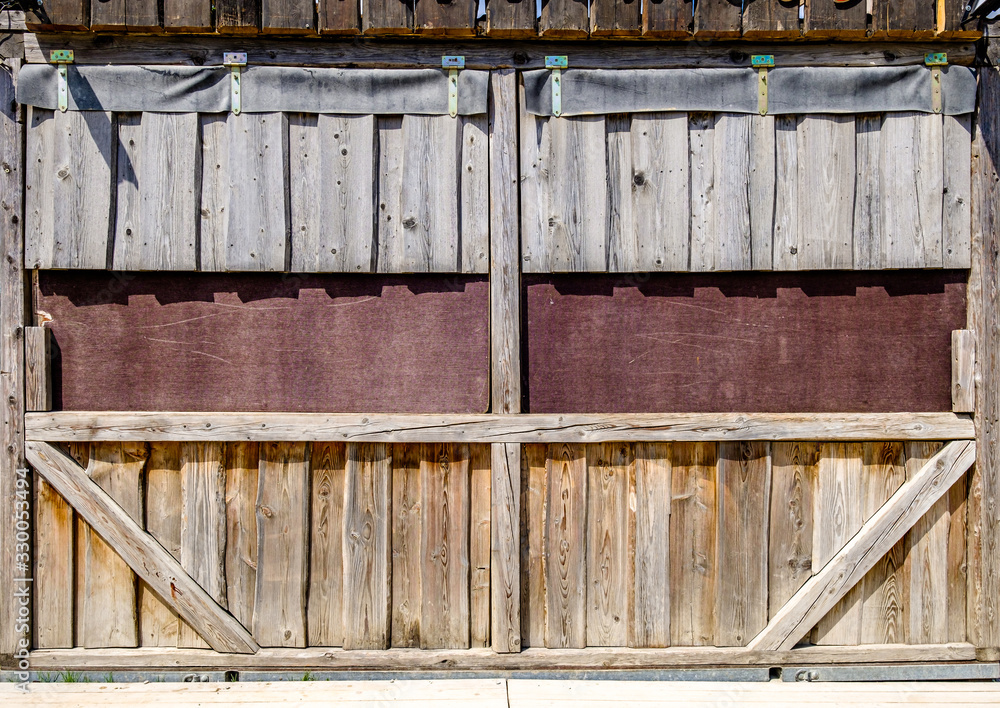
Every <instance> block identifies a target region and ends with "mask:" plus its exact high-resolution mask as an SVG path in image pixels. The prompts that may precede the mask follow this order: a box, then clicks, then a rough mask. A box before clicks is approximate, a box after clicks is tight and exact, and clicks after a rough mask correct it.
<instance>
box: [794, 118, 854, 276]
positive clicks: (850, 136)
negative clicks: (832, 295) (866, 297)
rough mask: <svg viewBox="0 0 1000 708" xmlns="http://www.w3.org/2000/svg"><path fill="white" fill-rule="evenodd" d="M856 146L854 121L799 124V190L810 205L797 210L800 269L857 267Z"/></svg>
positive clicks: (816, 120)
mask: <svg viewBox="0 0 1000 708" xmlns="http://www.w3.org/2000/svg"><path fill="white" fill-rule="evenodd" d="M855 141H856V137H855V132H854V116H849V115H848V116H845V115H822V114H815V115H806V116H802V118H801V120H800V121H799V126H798V167H799V171H798V174H799V176H798V185H797V187H798V189H799V190H800V194H801V195H802V196H805V195H808V197H807V198H808V200H809V201H808V202H807V203H805V204H800V208H799V209H798V220H799V223H798V253H797V255H796V258H795V268H796V269H797V270H814V269H819V268H834V269H838V268H840V269H843V268H846V269H850V268H851V267H852V266H853V261H854V245H853V235H854V170H855V159H854V150H855ZM814 200H818V201H814Z"/></svg>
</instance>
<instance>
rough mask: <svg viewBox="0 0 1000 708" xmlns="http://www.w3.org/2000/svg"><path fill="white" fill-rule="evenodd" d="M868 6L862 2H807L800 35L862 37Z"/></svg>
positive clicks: (864, 30) (866, 24) (866, 23)
mask: <svg viewBox="0 0 1000 708" xmlns="http://www.w3.org/2000/svg"><path fill="white" fill-rule="evenodd" d="M867 31H868V6H867V5H866V3H863V2H844V3H832V2H807V3H806V4H805V21H804V23H803V25H802V34H804V35H806V36H808V37H858V38H860V37H864V36H865V33H866V32H867Z"/></svg>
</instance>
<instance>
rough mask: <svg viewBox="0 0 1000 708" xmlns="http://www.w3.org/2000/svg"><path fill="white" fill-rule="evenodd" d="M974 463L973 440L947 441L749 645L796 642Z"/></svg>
mask: <svg viewBox="0 0 1000 708" xmlns="http://www.w3.org/2000/svg"><path fill="white" fill-rule="evenodd" d="M975 461H976V443H974V442H973V441H971V440H962V441H956V442H951V443H948V444H947V445H945V446H944V447H943V448H942V449H941V451H940V452H938V454H936V455H935V456H934V457H932V458H931V459H930V460H929V461H928V462H927V464H926V465H924V466H923V467H921V468H920V471H919V472H917V473H916V474H915V475H914V476H913V477H912V478H911V479H908V480H907V481H906V482H905V483H904V484H903V485H902V486H901V487H900V488H899V489H897V490H896V493H895V494H893V495H892V496H891V497H889V500H888V501H887V502H886V503H885V504H883V505H882V506H881V508H879V510H878V511H876V512H875V514H874V516H872V517H871V518H870V519H868V521H866V522H865V523H864V525H863V526H862V527H861V530H859V531H858V532H857V533H856V534H855V535H854V536H853V537H852V538H851V540H850V541H848V542H847V543H846V544H845V545H844V547H843V548H841V549H840V551H838V552H837V554H836V555H835V556H834V557H833V558H832V559H830V562H829V563H827V564H826V565H825V566H823V567H822V568H821V569H820V570H819V572H817V573H816V574H815V575H813V576H812V577H811V578H809V580H807V581H806V582H805V584H804V585H803V586H802V587H801V588H800V589H799V591H798V592H797V593H795V594H794V595H793V596H792V598H791V599H790V600H789V601H788V602H787V603H785V605H784V606H783V607H782V608H781V609H780V610H778V612H777V613H776V614H775V615H774V617H773V618H772V619H771V621H770V622H768V623H767V626H766V627H764V629H763V630H761V632H760V634H758V635H757V636H756V637H754V638H753V641H751V642H750V644H748V645H747V648H748V649H756V650H760V651H774V650H778V649H791V648H792V647H793V646H795V644H796V643H798V641H799V640H800V639H802V637H804V636H805V635H806V633H807V632H808V631H809V630H810V629H812V628H813V627H814V626H815V625H816V623H817V622H819V621H820V620H821V619H822V618H823V617H824V616H825V615H826V613H827V612H829V611H830V610H831V609H832V608H833V606H834V605H836V604H837V602H839V601H840V599H841V598H843V597H844V595H846V594H847V592H848V591H849V590H850V589H851V588H852V587H854V586H855V585H857V583H858V582H859V581H860V580H861V579H862V578H863V577H864V576H865V574H866V573H867V572H868V571H869V570H871V569H872V568H873V567H874V566H875V564H876V563H878V561H879V559H880V558H882V556H884V555H885V554H886V553H888V552H889V550H890V549H891V548H892V547H893V546H894V545H896V543H897V542H898V541H899V540H900V539H901V538H903V535H904V534H905V533H906V532H907V531H909V530H910V529H911V528H912V527H913V525H914V524H915V523H916V522H917V520H918V519H920V517H922V516H923V515H924V514H926V513H927V512H928V511H929V510H930V508H931V507H932V506H933V505H934V503H935V502H936V501H937V500H938V499H940V498H941V496H942V495H944V494H945V493H946V492H947V491H948V490H949V489H950V488H951V486H952V485H953V484H954V483H955V482H956V481H958V479H959V478H960V477H961V476H962V475H963V474H965V473H966V471H968V469H969V468H970V467H971V466H972V464H973V463H974V462H975Z"/></svg>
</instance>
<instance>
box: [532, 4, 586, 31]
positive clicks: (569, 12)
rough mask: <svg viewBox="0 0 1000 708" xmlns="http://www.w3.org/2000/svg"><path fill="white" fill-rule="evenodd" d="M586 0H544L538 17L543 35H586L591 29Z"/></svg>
mask: <svg viewBox="0 0 1000 708" xmlns="http://www.w3.org/2000/svg"><path fill="white" fill-rule="evenodd" d="M587 10H588V8H587V2H586V1H585V0H544V1H543V2H542V12H541V15H540V16H539V19H538V34H540V35H542V36H543V37H585V36H587V32H588V30H589V29H590V21H589V19H588V12H587Z"/></svg>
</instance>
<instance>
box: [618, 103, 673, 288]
mask: <svg viewBox="0 0 1000 708" xmlns="http://www.w3.org/2000/svg"><path fill="white" fill-rule="evenodd" d="M631 138H632V146H631V147H632V149H631V153H632V165H631V170H630V171H629V172H628V178H629V183H630V185H631V193H632V219H633V227H632V230H633V236H632V238H634V239H635V241H636V251H637V257H636V262H635V267H634V268H633V270H635V271H657V270H666V271H684V270H687V268H688V250H689V246H690V241H691V238H690V228H691V227H690V224H691V198H690V193H689V190H690V185H689V181H688V174H689V168H688V119H687V115H685V114H683V113H641V114H635V115H633V116H632V122H631ZM609 150H610V147H609ZM609 250H610V249H609ZM616 254H617V252H616V251H612V253H611V254H610V255H609V260H610V263H611V266H612V267H611V270H614V269H615V268H614V264H615V256H616ZM621 265H622V268H623V269H624V267H625V265H626V264H625V263H622V264H621Z"/></svg>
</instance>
